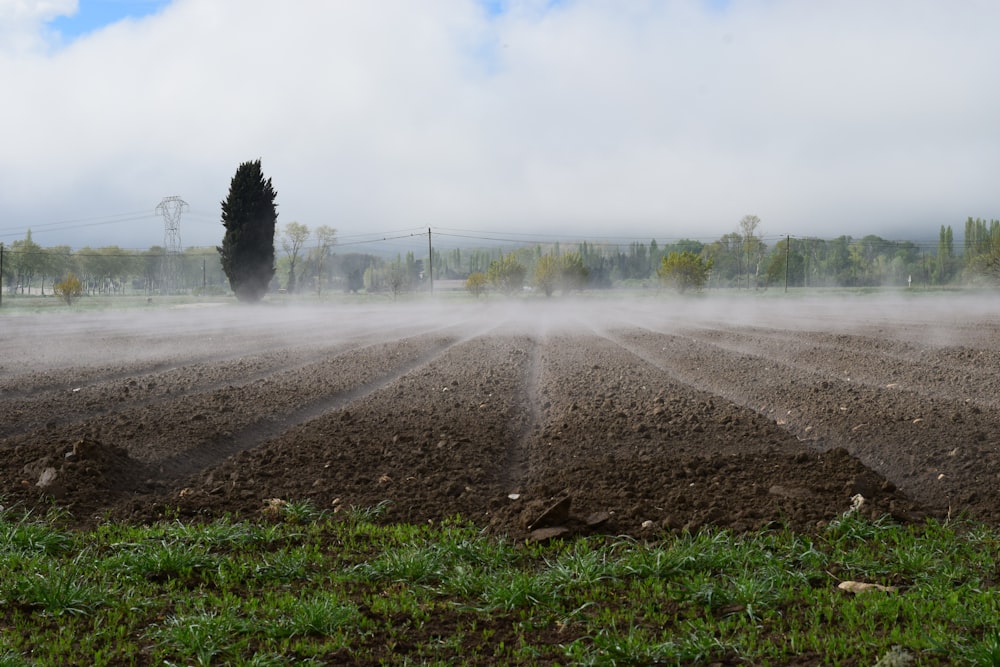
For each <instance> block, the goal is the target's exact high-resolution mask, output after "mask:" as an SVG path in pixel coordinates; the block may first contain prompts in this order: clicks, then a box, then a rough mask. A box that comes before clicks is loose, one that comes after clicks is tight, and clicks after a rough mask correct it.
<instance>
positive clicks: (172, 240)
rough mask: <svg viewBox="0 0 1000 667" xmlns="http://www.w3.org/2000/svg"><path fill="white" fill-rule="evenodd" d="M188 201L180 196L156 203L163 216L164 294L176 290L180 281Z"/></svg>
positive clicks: (157, 209)
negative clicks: (185, 214)
mask: <svg viewBox="0 0 1000 667" xmlns="http://www.w3.org/2000/svg"><path fill="white" fill-rule="evenodd" d="M187 205H188V204H187V202H186V201H184V200H183V199H181V198H180V197H164V198H163V200H162V201H161V202H160V203H159V204H157V205H156V213H157V214H158V215H162V216H163V265H162V267H161V268H162V277H161V283H160V290H161V293H163V294H170V293H171V292H173V291H176V290H177V288H178V283H180V274H181V266H180V265H181V253H183V252H184V248H183V247H182V246H181V213H182V212H183V211H184V209H185V208H187Z"/></svg>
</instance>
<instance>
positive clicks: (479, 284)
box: [465, 271, 490, 299]
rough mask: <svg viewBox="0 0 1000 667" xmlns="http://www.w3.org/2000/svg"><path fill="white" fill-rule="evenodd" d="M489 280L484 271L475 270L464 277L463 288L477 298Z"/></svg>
mask: <svg viewBox="0 0 1000 667" xmlns="http://www.w3.org/2000/svg"><path fill="white" fill-rule="evenodd" d="M489 282H490V281H489V279H488V278H487V277H486V274H485V273H483V272H482V271H476V272H475V273H470V274H469V277H468V278H466V279H465V289H466V290H468V291H469V293H470V294H471V295H472V296H474V297H476V298H477V299H478V298H479V295H481V294H483V293H485V292H486V286H487V285H488V284H489Z"/></svg>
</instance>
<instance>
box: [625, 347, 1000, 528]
mask: <svg viewBox="0 0 1000 667" xmlns="http://www.w3.org/2000/svg"><path fill="white" fill-rule="evenodd" d="M616 339H617V340H619V341H620V342H621V344H622V345H624V346H626V347H627V348H628V349H630V350H633V351H635V353H636V354H639V355H641V356H642V357H643V358H645V359H647V360H648V361H649V362H650V363H654V364H657V365H658V366H660V367H662V368H664V369H665V370H668V371H669V372H670V373H671V374H672V375H673V376H674V377H677V378H678V379H680V380H681V381H683V382H687V383H689V384H691V385H692V386H694V387H697V388H699V389H701V390H704V391H708V392H711V393H713V394H717V395H720V396H723V397H725V398H726V400H729V401H733V402H735V403H737V404H740V405H744V406H746V407H748V408H751V409H753V410H756V411H758V412H760V413H761V414H763V415H766V416H768V417H769V418H771V419H773V420H774V422H775V423H776V424H778V425H780V426H781V427H782V428H784V429H787V430H788V431H789V432H791V433H794V434H795V435H796V436H797V437H799V438H800V439H802V440H806V441H811V442H812V443H813V446H815V447H819V448H821V449H824V450H825V449H830V448H835V447H843V448H845V449H847V450H848V451H850V452H851V453H852V454H854V455H855V456H857V457H858V458H859V459H861V460H862V461H863V462H864V463H865V464H866V465H868V466H870V467H871V468H872V469H874V470H876V471H878V472H879V473H880V474H882V475H884V476H885V477H887V478H888V479H889V480H891V481H892V482H894V483H895V484H896V485H897V486H898V487H899V488H901V489H902V490H903V491H904V492H906V493H907V494H908V495H910V496H911V497H913V498H914V499H916V500H918V501H920V502H922V503H924V504H926V505H928V506H929V507H932V508H935V509H936V511H938V512H939V513H948V512H949V511H950V512H951V513H958V512H960V511H966V512H969V513H972V514H974V515H976V516H978V517H982V518H984V520H990V519H991V517H992V516H993V515H994V513H995V512H996V509H995V508H996V506H997V503H998V502H1000V494H998V493H997V491H996V488H997V487H996V481H997V477H996V474H995V473H987V472H986V471H990V470H995V469H996V467H997V466H998V465H1000V442H998V441H997V440H996V438H995V435H993V434H995V433H996V426H997V424H996V420H995V417H994V416H993V413H991V412H988V411H983V410H981V409H979V408H978V407H977V406H976V405H974V404H971V403H968V402H966V401H964V400H962V399H960V398H955V399H951V400H943V399H940V398H934V397H928V396H926V395H923V394H920V393H917V392H913V391H903V390H886V389H884V388H879V387H872V386H866V385H863V384H859V383H857V382H852V381H851V380H849V379H846V378H831V377H830V375H829V373H828V372H827V371H826V370H825V369H821V370H815V369H802V368H798V367H793V366H787V365H782V364H780V363H778V362H777V361H776V360H774V359H771V358H767V357H759V356H755V355H751V354H747V353H735V352H732V351H730V350H728V349H726V348H725V347H720V346H719V345H717V344H716V343H714V342H707V341H701V340H691V339H690V338H688V337H683V338H679V337H677V336H674V335H668V334H660V333H655V334H643V333H637V332H629V333H625V334H622V335H621V336H620V337H616ZM708 360H711V361H710V362H709V361H708ZM958 425H960V426H961V427H962V428H963V430H967V431H968V432H969V433H970V434H971V436H972V437H971V438H969V439H967V440H964V441H963V442H956V441H955V440H954V438H951V437H949V434H950V433H951V432H953V431H954V430H955V428H956V426H958ZM977 470H981V471H983V473H984V474H976V471H977Z"/></svg>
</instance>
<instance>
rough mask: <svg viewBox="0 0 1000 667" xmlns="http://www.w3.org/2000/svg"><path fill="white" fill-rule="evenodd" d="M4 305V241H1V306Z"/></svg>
mask: <svg viewBox="0 0 1000 667" xmlns="http://www.w3.org/2000/svg"><path fill="white" fill-rule="evenodd" d="M2 305H3V241H0V306H2Z"/></svg>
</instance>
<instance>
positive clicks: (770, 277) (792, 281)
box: [764, 238, 805, 287]
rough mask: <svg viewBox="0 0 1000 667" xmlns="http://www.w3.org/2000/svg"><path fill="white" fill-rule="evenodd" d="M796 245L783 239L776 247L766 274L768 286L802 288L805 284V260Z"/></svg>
mask: <svg viewBox="0 0 1000 667" xmlns="http://www.w3.org/2000/svg"><path fill="white" fill-rule="evenodd" d="M797 242H798V241H797V240H796V243H790V239H787V238H786V239H782V240H781V241H779V242H778V243H777V244H776V245H775V246H774V252H772V253H771V259H770V261H769V262H768V264H767V270H766V271H765V273H764V279H765V282H766V283H767V284H768V285H788V286H792V287H801V286H802V285H803V284H804V283H805V259H804V257H803V255H802V253H801V252H800V251H799V249H798V248H797V247H796V246H797Z"/></svg>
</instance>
